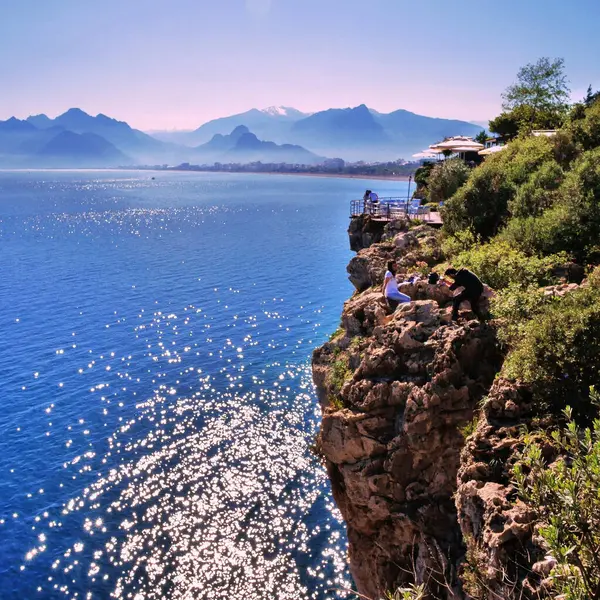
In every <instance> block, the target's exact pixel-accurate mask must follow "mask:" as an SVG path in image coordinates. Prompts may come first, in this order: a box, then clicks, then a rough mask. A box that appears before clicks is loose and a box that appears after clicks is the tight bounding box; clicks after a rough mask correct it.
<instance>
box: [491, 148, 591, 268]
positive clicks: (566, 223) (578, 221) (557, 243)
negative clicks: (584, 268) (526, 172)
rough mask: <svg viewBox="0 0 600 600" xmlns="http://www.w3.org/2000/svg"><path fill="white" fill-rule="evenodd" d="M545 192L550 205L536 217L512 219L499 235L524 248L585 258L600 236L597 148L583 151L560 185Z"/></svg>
mask: <svg viewBox="0 0 600 600" xmlns="http://www.w3.org/2000/svg"><path fill="white" fill-rule="evenodd" d="M546 193H547V194H548V195H546V196H545V200H548V199H550V198H551V201H552V207H551V208H549V209H548V210H545V211H543V212H542V213H541V214H540V215H539V216H536V217H533V216H528V217H521V218H515V219H512V220H511V221H510V222H509V223H508V225H507V226H506V228H505V229H504V230H503V231H502V232H501V234H500V237H501V238H502V239H504V240H505V241H506V242H508V243H509V244H511V245H515V246H517V247H519V248H521V249H522V250H524V251H525V252H529V253H542V254H550V253H555V252H561V251H567V252H569V253H571V254H572V255H573V256H574V257H575V259H576V260H578V261H580V262H586V261H587V260H588V258H589V256H590V254H591V253H593V252H595V251H596V246H597V243H598V239H599V236H600V148H598V149H596V150H590V151H588V152H584V153H583V154H582V155H581V156H580V157H579V158H578V159H577V160H576V161H575V162H574V163H573V167H572V170H571V171H569V172H568V173H567V174H566V176H565V178H564V180H563V182H562V184H561V185H560V187H559V188H558V189H556V190H553V191H551V192H546Z"/></svg>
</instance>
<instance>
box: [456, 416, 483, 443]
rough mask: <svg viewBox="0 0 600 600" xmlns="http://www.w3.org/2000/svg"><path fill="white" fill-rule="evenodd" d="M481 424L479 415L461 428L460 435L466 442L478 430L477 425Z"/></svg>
mask: <svg viewBox="0 0 600 600" xmlns="http://www.w3.org/2000/svg"><path fill="white" fill-rule="evenodd" d="M478 424H479V415H478V414H476V415H475V416H474V417H473V418H472V419H471V420H470V421H468V422H467V423H465V424H464V425H463V426H462V427H461V428H460V434H461V435H462V436H463V438H464V439H465V440H466V439H467V438H468V437H469V436H470V435H471V434H472V433H475V430H476V429H477V425H478Z"/></svg>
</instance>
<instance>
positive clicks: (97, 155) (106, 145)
mask: <svg viewBox="0 0 600 600" xmlns="http://www.w3.org/2000/svg"><path fill="white" fill-rule="evenodd" d="M36 158H37V160H36V164H40V165H44V166H61V165H63V164H65V163H67V164H69V166H72V167H107V166H108V167H110V166H115V165H123V164H126V163H128V162H130V161H131V159H130V158H129V157H128V156H126V155H125V154H123V153H122V152H121V151H120V150H119V149H118V148H116V147H115V146H114V145H113V144H111V143H110V142H108V141H107V140H105V139H104V138H103V137H101V136H99V135H96V134H95V133H74V132H72V131H61V132H60V133H58V134H57V135H55V136H54V137H53V138H52V139H51V140H50V141H49V142H48V143H47V144H45V145H44V146H43V147H42V148H40V150H38V152H37V153H36Z"/></svg>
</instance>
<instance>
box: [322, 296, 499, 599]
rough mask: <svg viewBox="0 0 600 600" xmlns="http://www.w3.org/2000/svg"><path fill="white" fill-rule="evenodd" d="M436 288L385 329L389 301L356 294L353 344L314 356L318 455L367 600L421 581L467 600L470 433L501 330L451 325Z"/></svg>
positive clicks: (440, 594) (348, 333) (348, 317)
mask: <svg viewBox="0 0 600 600" xmlns="http://www.w3.org/2000/svg"><path fill="white" fill-rule="evenodd" d="M430 287H431V288H432V289H428V288H427V287H425V288H423V289H421V288H418V289H417V288H415V289H414V290H413V289H411V290H410V291H411V293H413V294H414V295H415V296H417V295H419V296H422V297H423V298H424V299H422V300H415V301H414V302H411V303H409V304H405V305H400V306H399V307H398V309H397V310H396V312H395V313H394V314H393V316H392V318H391V320H390V321H389V322H387V323H386V324H385V325H382V324H380V323H381V316H382V315H385V311H386V307H385V303H384V301H383V299H382V297H381V293H379V292H365V293H362V294H356V295H355V296H354V297H353V298H352V299H351V300H349V301H348V302H347V303H346V305H345V307H344V312H343V315H342V328H343V329H344V335H343V336H341V337H338V338H336V339H335V340H333V341H331V342H329V343H327V344H325V345H324V346H323V347H321V348H319V349H317V350H316V351H315V353H314V356H313V374H314V381H315V384H316V386H317V389H318V391H319V396H320V398H321V402H322V406H323V422H322V427H321V432H320V436H319V444H318V445H319V447H320V450H321V452H322V453H323V455H324V457H325V459H326V464H327V469H328V473H329V476H330V479H331V483H332V490H333V494H334V498H335V500H336V503H337V505H338V506H339V508H340V510H341V512H342V514H343V516H344V519H345V521H346V524H347V529H348V539H349V558H350V567H351V571H352V574H353V577H354V580H355V582H356V585H357V587H358V591H359V592H360V593H361V594H364V595H365V596H367V597H369V598H380V597H383V595H384V593H385V592H386V591H388V590H391V589H394V586H396V585H398V584H400V583H402V582H405V583H406V582H409V581H414V579H415V577H416V580H417V581H422V582H425V583H426V585H427V588H428V589H429V591H430V593H431V594H432V597H433V598H459V597H462V596H460V595H459V594H460V592H459V588H460V584H459V582H458V576H457V564H458V563H459V562H460V559H461V557H462V555H463V552H464V546H463V544H462V534H461V529H460V527H459V524H458V519H457V513H456V508H455V504H454V500H453V494H454V493H455V492H456V481H457V473H458V470H459V466H460V453H461V449H462V447H463V445H464V439H463V436H462V434H461V432H460V428H461V427H462V426H463V425H465V424H466V423H468V422H469V421H470V420H471V419H472V416H473V411H474V409H475V408H476V406H477V403H478V402H479V401H480V399H481V398H482V397H483V395H484V394H485V393H486V392H487V390H488V389H489V387H490V385H491V382H492V380H493V378H494V376H495V374H496V371H497V369H498V367H499V364H500V356H499V353H498V348H497V343H496V337H495V332H494V330H493V329H492V328H490V327H489V326H487V325H485V324H480V323H479V322H478V321H467V322H464V323H463V324H460V325H457V324H449V308H444V307H442V306H440V303H441V304H446V303H447V300H448V297H447V295H446V294H444V292H439V296H438V291H437V290H434V289H433V288H435V287H436V286H430ZM428 295H429V296H433V297H436V298H438V299H439V300H440V302H438V301H437V300H435V299H432V298H431V297H429V298H428V297H427V296H428ZM339 361H345V364H347V365H348V366H349V371H348V377H347V379H346V380H345V381H344V382H343V383H342V384H341V385H340V382H339V381H337V382H336V381H334V378H333V377H332V370H333V365H334V363H339ZM350 367H351V368H350ZM331 398H336V402H335V403H334V402H332V401H331ZM340 406H343V408H340ZM454 594H456V595H454Z"/></svg>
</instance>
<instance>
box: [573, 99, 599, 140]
mask: <svg viewBox="0 0 600 600" xmlns="http://www.w3.org/2000/svg"><path fill="white" fill-rule="evenodd" d="M598 93H600V92H598ZM577 117H579V114H578V113H575V112H574V113H573V114H572V116H571V119H570V121H569V123H567V126H566V129H567V131H569V132H570V133H571V134H572V136H573V139H574V141H575V142H576V143H578V144H580V145H581V146H582V148H583V149H584V150H591V149H593V148H597V147H598V146H600V100H599V101H595V102H592V103H591V104H590V105H589V107H588V108H586V109H585V110H584V111H583V112H582V113H581V117H580V118H577Z"/></svg>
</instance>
